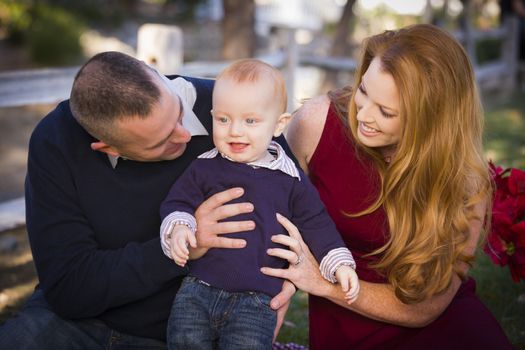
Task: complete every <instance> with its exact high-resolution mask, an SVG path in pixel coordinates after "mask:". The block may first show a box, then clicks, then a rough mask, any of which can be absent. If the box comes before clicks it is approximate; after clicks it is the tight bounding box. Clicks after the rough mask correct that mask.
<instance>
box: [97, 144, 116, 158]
mask: <svg viewBox="0 0 525 350" xmlns="http://www.w3.org/2000/svg"><path fill="white" fill-rule="evenodd" d="M91 149H92V150H93V151H99V152H102V153H106V154H109V155H110V156H113V157H118V156H120V153H119V152H118V151H117V150H116V149H115V148H114V147H113V146H110V145H108V144H107V143H105V142H102V141H97V142H92V143H91Z"/></svg>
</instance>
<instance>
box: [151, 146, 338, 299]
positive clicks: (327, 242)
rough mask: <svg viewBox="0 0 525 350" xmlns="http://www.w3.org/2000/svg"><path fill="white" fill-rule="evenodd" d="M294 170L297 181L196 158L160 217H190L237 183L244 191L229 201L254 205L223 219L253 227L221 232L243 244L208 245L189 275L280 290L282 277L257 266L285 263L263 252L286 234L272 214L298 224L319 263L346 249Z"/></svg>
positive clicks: (229, 285) (232, 286)
mask: <svg viewBox="0 0 525 350" xmlns="http://www.w3.org/2000/svg"><path fill="white" fill-rule="evenodd" d="M299 173H300V176H301V180H300V181H299V179H297V178H295V177H292V176H290V175H288V174H285V173H283V172H281V171H279V170H270V169H266V168H258V169H254V168H253V167H251V166H250V165H247V164H244V163H236V162H232V161H229V160H227V159H225V158H223V157H221V156H220V155H217V156H216V157H215V158H205V159H197V160H195V161H194V162H193V163H192V164H191V166H190V167H189V168H188V170H186V172H185V173H184V174H182V176H181V177H180V178H179V179H178V180H177V182H176V183H175V184H174V185H173V187H172V188H171V189H170V192H169V194H168V196H167V198H166V200H165V201H164V202H163V203H162V206H161V216H162V218H163V219H164V218H165V217H166V216H168V215H169V214H170V213H171V212H173V211H182V212H186V213H190V214H192V215H193V214H194V213H195V210H196V209H197V208H198V207H199V205H200V204H201V203H202V202H203V201H204V200H205V199H207V198H209V197H210V196H212V195H214V194H215V193H217V192H220V191H223V190H225V189H228V188H231V187H234V186H241V187H243V188H244V195H243V196H242V197H240V198H238V199H236V200H235V201H233V202H244V201H246V202H251V203H253V205H254V208H255V209H254V211H253V212H252V213H247V214H242V215H238V216H235V217H232V218H229V219H227V220H225V221H231V220H253V221H254V222H255V225H256V227H255V230H253V231H246V232H240V233H235V234H226V235H224V236H226V237H232V238H243V239H245V240H246V242H247V244H246V247H245V248H242V249H221V248H212V249H210V250H209V251H208V252H207V253H206V254H205V255H204V256H203V257H201V258H200V259H197V260H193V261H190V263H189V268H190V274H191V275H192V276H195V277H197V278H199V279H200V280H202V281H205V282H207V283H209V284H211V285H212V286H214V287H217V288H221V289H224V290H227V291H229V292H246V291H257V292H262V293H266V294H268V295H270V296H272V297H273V296H275V295H276V294H277V293H278V292H280V291H281V288H282V284H283V281H282V280H281V279H279V278H276V277H271V276H267V275H265V274H263V273H262V272H261V271H260V268H261V267H263V266H267V267H274V268H285V267H286V266H287V265H288V261H286V260H283V259H280V258H276V257H272V256H270V255H268V254H266V250H267V249H268V248H276V247H278V245H277V244H275V243H273V242H272V241H271V236H272V235H276V234H287V232H286V230H285V229H284V228H283V226H281V224H280V223H279V222H278V221H277V218H276V217H275V214H276V213H280V214H282V215H283V216H285V217H287V218H289V219H290V220H291V221H292V222H293V223H294V224H295V225H296V226H297V227H298V229H299V231H300V232H301V234H302V236H303V238H304V240H305V242H306V243H307V244H308V247H309V248H310V249H311V250H312V253H313V254H314V255H315V257H316V259H317V261H318V262H321V260H322V258H323V257H324V256H325V255H326V254H327V253H328V252H329V251H330V250H332V249H336V248H341V247H345V244H344V243H343V240H342V239H341V236H340V235H339V232H337V229H336V228H335V225H334V222H333V221H332V219H330V217H329V216H328V213H327V212H326V209H325V207H324V204H323V203H322V202H321V199H320V198H319V194H318V193H317V190H316V189H315V187H314V186H313V185H312V183H311V182H310V180H309V179H308V178H307V177H306V176H305V175H304V173H303V172H302V171H301V170H299Z"/></svg>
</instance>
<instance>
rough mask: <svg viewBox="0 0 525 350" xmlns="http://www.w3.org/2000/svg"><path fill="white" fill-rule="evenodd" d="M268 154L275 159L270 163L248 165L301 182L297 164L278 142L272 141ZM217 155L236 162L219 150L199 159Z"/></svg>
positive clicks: (202, 155) (258, 162) (251, 163)
mask: <svg viewBox="0 0 525 350" xmlns="http://www.w3.org/2000/svg"><path fill="white" fill-rule="evenodd" d="M268 152H269V153H270V154H271V155H272V156H273V157H274V159H273V160H272V161H270V162H268V161H255V162H250V163H247V164H248V165H251V166H252V167H255V168H266V169H270V170H279V171H281V172H283V173H285V174H287V175H290V176H291V177H296V178H297V179H299V180H301V176H300V175H299V170H298V169H297V167H296V166H295V163H294V162H293V160H291V159H290V157H288V156H287V155H286V152H284V150H283V148H282V147H281V145H279V144H278V143H277V142H275V141H272V142H270V144H269V145H268ZM217 154H220V155H221V156H222V157H223V158H226V159H228V160H230V161H232V162H235V161H234V160H233V159H231V158H229V157H228V156H226V155H224V154H222V153H219V150H218V149H217V148H214V149H212V150H210V151H208V152H205V153H203V154H201V155H200V156H199V157H198V158H215V157H216V156H217Z"/></svg>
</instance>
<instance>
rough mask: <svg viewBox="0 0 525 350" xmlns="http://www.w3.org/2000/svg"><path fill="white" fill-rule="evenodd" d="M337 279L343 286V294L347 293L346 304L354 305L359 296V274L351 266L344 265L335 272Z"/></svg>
mask: <svg viewBox="0 0 525 350" xmlns="http://www.w3.org/2000/svg"><path fill="white" fill-rule="evenodd" d="M335 277H336V278H337V281H338V282H339V284H341V288H342V289H343V292H345V293H346V296H345V299H346V302H347V303H348V304H349V305H350V304H352V303H353V302H354V301H356V299H357V295H358V294H359V278H358V277H357V273H356V272H355V270H354V269H353V268H351V267H350V266H346V265H343V266H340V267H339V268H338V269H337V270H336V271H335Z"/></svg>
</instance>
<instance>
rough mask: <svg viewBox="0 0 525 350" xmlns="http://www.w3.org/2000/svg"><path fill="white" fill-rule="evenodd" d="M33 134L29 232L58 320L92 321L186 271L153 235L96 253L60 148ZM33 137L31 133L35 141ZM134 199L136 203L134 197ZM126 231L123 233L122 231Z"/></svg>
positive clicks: (28, 182) (39, 133) (90, 228)
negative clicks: (146, 238)
mask: <svg viewBox="0 0 525 350" xmlns="http://www.w3.org/2000/svg"><path fill="white" fill-rule="evenodd" d="M51 132H55V130H51V128H49V129H45V130H42V129H40V130H38V129H37V131H36V133H35V134H34V135H33V137H32V139H31V142H30V147H29V159H28V174H27V178H26V207H27V228H28V233H29V238H30V243H31V248H32V251H33V258H34V261H35V265H36V268H37V272H38V276H39V282H40V287H41V288H42V289H43V290H44V292H45V295H46V299H47V300H48V302H49V303H50V304H51V305H52V306H53V308H54V310H55V311H56V312H57V313H58V314H60V315H61V316H63V317H67V318H82V317H92V316H96V315H99V314H100V313H102V312H104V311H106V310H108V309H110V308H113V307H117V306H119V305H123V304H126V303H129V302H132V301H135V300H139V299H143V298H146V297H148V296H149V295H152V294H154V293H156V292H157V291H159V290H160V289H161V288H162V287H163V286H165V283H166V282H168V281H169V280H170V279H172V278H174V277H177V276H180V275H182V274H184V273H185V270H184V269H182V268H179V267H178V266H177V265H175V264H173V263H172V262H171V261H170V260H169V259H166V258H165V257H164V255H163V254H162V251H161V248H160V242H159V239H158V235H157V234H156V233H154V232H152V235H151V237H157V238H154V239H151V240H147V241H142V242H138V241H130V242H129V243H128V244H126V245H125V246H122V247H118V248H114V249H101V248H100V245H99V242H98V241H97V236H96V233H95V231H94V228H93V226H92V225H91V224H90V222H89V221H88V219H87V216H86V213H85V208H82V206H81V204H80V199H79V198H78V193H77V190H76V184H75V178H74V176H73V172H72V171H71V169H70V168H69V167H70V166H71V165H70V164H68V161H67V159H66V157H64V154H63V152H62V151H63V150H62V149H60V148H59V147H57V146H56V145H55V144H54V143H53V142H50V141H49V139H48V137H47V136H46V135H47V134H49V133H51ZM35 135H36V136H35ZM137 200H141V199H140V198H137ZM100 215H107V216H108V218H111V213H102V212H101V213H100ZM119 234H121V235H122V234H124V235H125V234H126V233H119Z"/></svg>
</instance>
